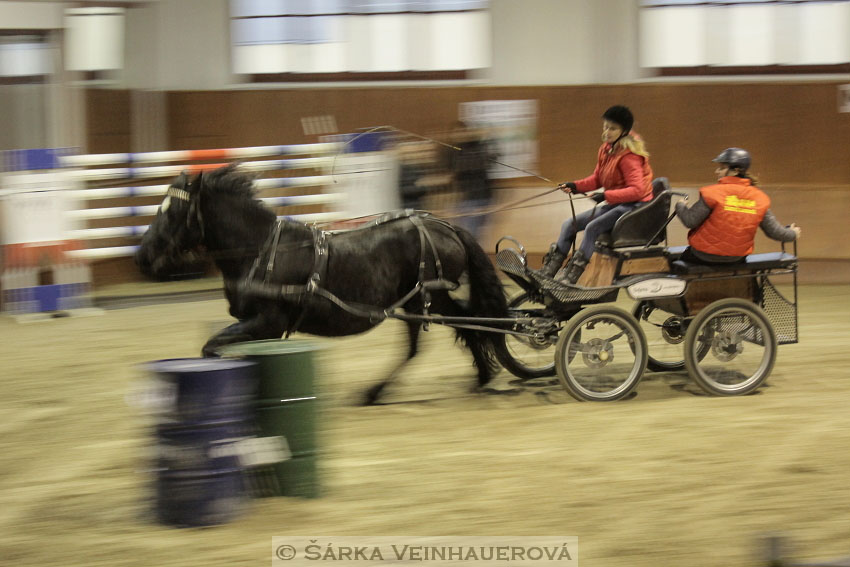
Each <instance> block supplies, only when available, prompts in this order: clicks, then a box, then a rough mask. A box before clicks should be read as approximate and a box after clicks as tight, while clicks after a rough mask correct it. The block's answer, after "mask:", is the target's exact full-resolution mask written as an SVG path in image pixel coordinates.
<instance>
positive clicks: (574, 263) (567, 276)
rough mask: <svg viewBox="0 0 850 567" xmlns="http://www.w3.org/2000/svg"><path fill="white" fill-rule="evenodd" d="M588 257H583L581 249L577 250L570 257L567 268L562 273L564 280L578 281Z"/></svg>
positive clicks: (572, 282) (569, 281)
mask: <svg viewBox="0 0 850 567" xmlns="http://www.w3.org/2000/svg"><path fill="white" fill-rule="evenodd" d="M587 262H588V258H585V257H584V254H583V253H582V252H581V250H577V251H576V253H575V254H573V257H572V258H570V261H569V263H568V264H567V268H566V270H565V273H564V281H566V282H568V283H571V284H574V283H576V282H577V281H578V279H579V278H580V277H581V275H582V274H583V273H584V269H585V268H586V267H587Z"/></svg>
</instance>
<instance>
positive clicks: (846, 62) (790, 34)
mask: <svg viewBox="0 0 850 567" xmlns="http://www.w3.org/2000/svg"><path fill="white" fill-rule="evenodd" d="M640 38H641V40H640V46H641V51H640V60H641V65H642V66H643V67H655V68H658V69H659V70H660V73H661V74H662V75H695V74H710V75H720V74H740V73H747V74H776V73H829V72H835V73H846V72H850V0H831V1H825V0H796V1H777V0H749V1H741V2H729V1H726V2H721V1H713V2H711V1H710V2H694V1H692V0H691V1H683V0H643V1H642V2H641V10H640Z"/></svg>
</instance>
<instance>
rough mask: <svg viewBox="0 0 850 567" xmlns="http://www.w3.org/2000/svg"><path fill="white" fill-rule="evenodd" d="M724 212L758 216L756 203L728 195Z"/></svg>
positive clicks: (724, 204)
mask: <svg viewBox="0 0 850 567" xmlns="http://www.w3.org/2000/svg"><path fill="white" fill-rule="evenodd" d="M723 210H724V211H731V212H733V213H746V214H748V215H754V214H756V202H755V201H753V200H751V199H741V198H740V197H738V196H737V195H726V199H725V200H724V202H723Z"/></svg>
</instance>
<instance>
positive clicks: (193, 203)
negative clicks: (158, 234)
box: [165, 186, 205, 254]
mask: <svg viewBox="0 0 850 567" xmlns="http://www.w3.org/2000/svg"><path fill="white" fill-rule="evenodd" d="M165 196H166V197H170V198H173V199H177V200H180V201H185V202H187V203H189V211H188V212H187V213H186V230H187V231H188V232H189V233H192V232H193V230H192V228H193V227H192V222H193V221H194V222H196V223H197V225H198V231H199V232H200V238H199V241H198V243H197V244H195V245H194V246H191V247H186V248H184V249H182V250H179V249H178V247H177V244H176V243H175V241H174V238H173V234H169V236H168V249H169V252H171V251H175V250H176V251H177V252H178V253H180V254H185V253H187V252H190V251H191V250H192V249H193V248H195V247H197V246H198V244H202V243H203V241H204V236H205V235H204V218H203V214H202V213H201V203H200V201H201V192H200V190H199V191H195V192H194V193H190V192H189V191H187V190H185V189H179V188H177V187H173V186H171V187H169V188H168V190H167V191H166V192H165Z"/></svg>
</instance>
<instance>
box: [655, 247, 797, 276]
mask: <svg viewBox="0 0 850 567" xmlns="http://www.w3.org/2000/svg"><path fill="white" fill-rule="evenodd" d="M796 265H797V257H796V256H794V255H793V254H788V253H787V252H767V253H764V254H750V255H749V256H746V257H745V258H744V259H743V260H742V261H741V262H735V263H730V264H714V265H708V264H693V263H690V262H685V261H684V260H673V261H672V262H670V267H671V268H672V270H673V272H674V273H676V274H683V275H684V274H689V275H697V274H712V273H715V272H729V271H747V272H758V271H762V270H771V269H780V268H783V269H787V268H794V267H796Z"/></svg>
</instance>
